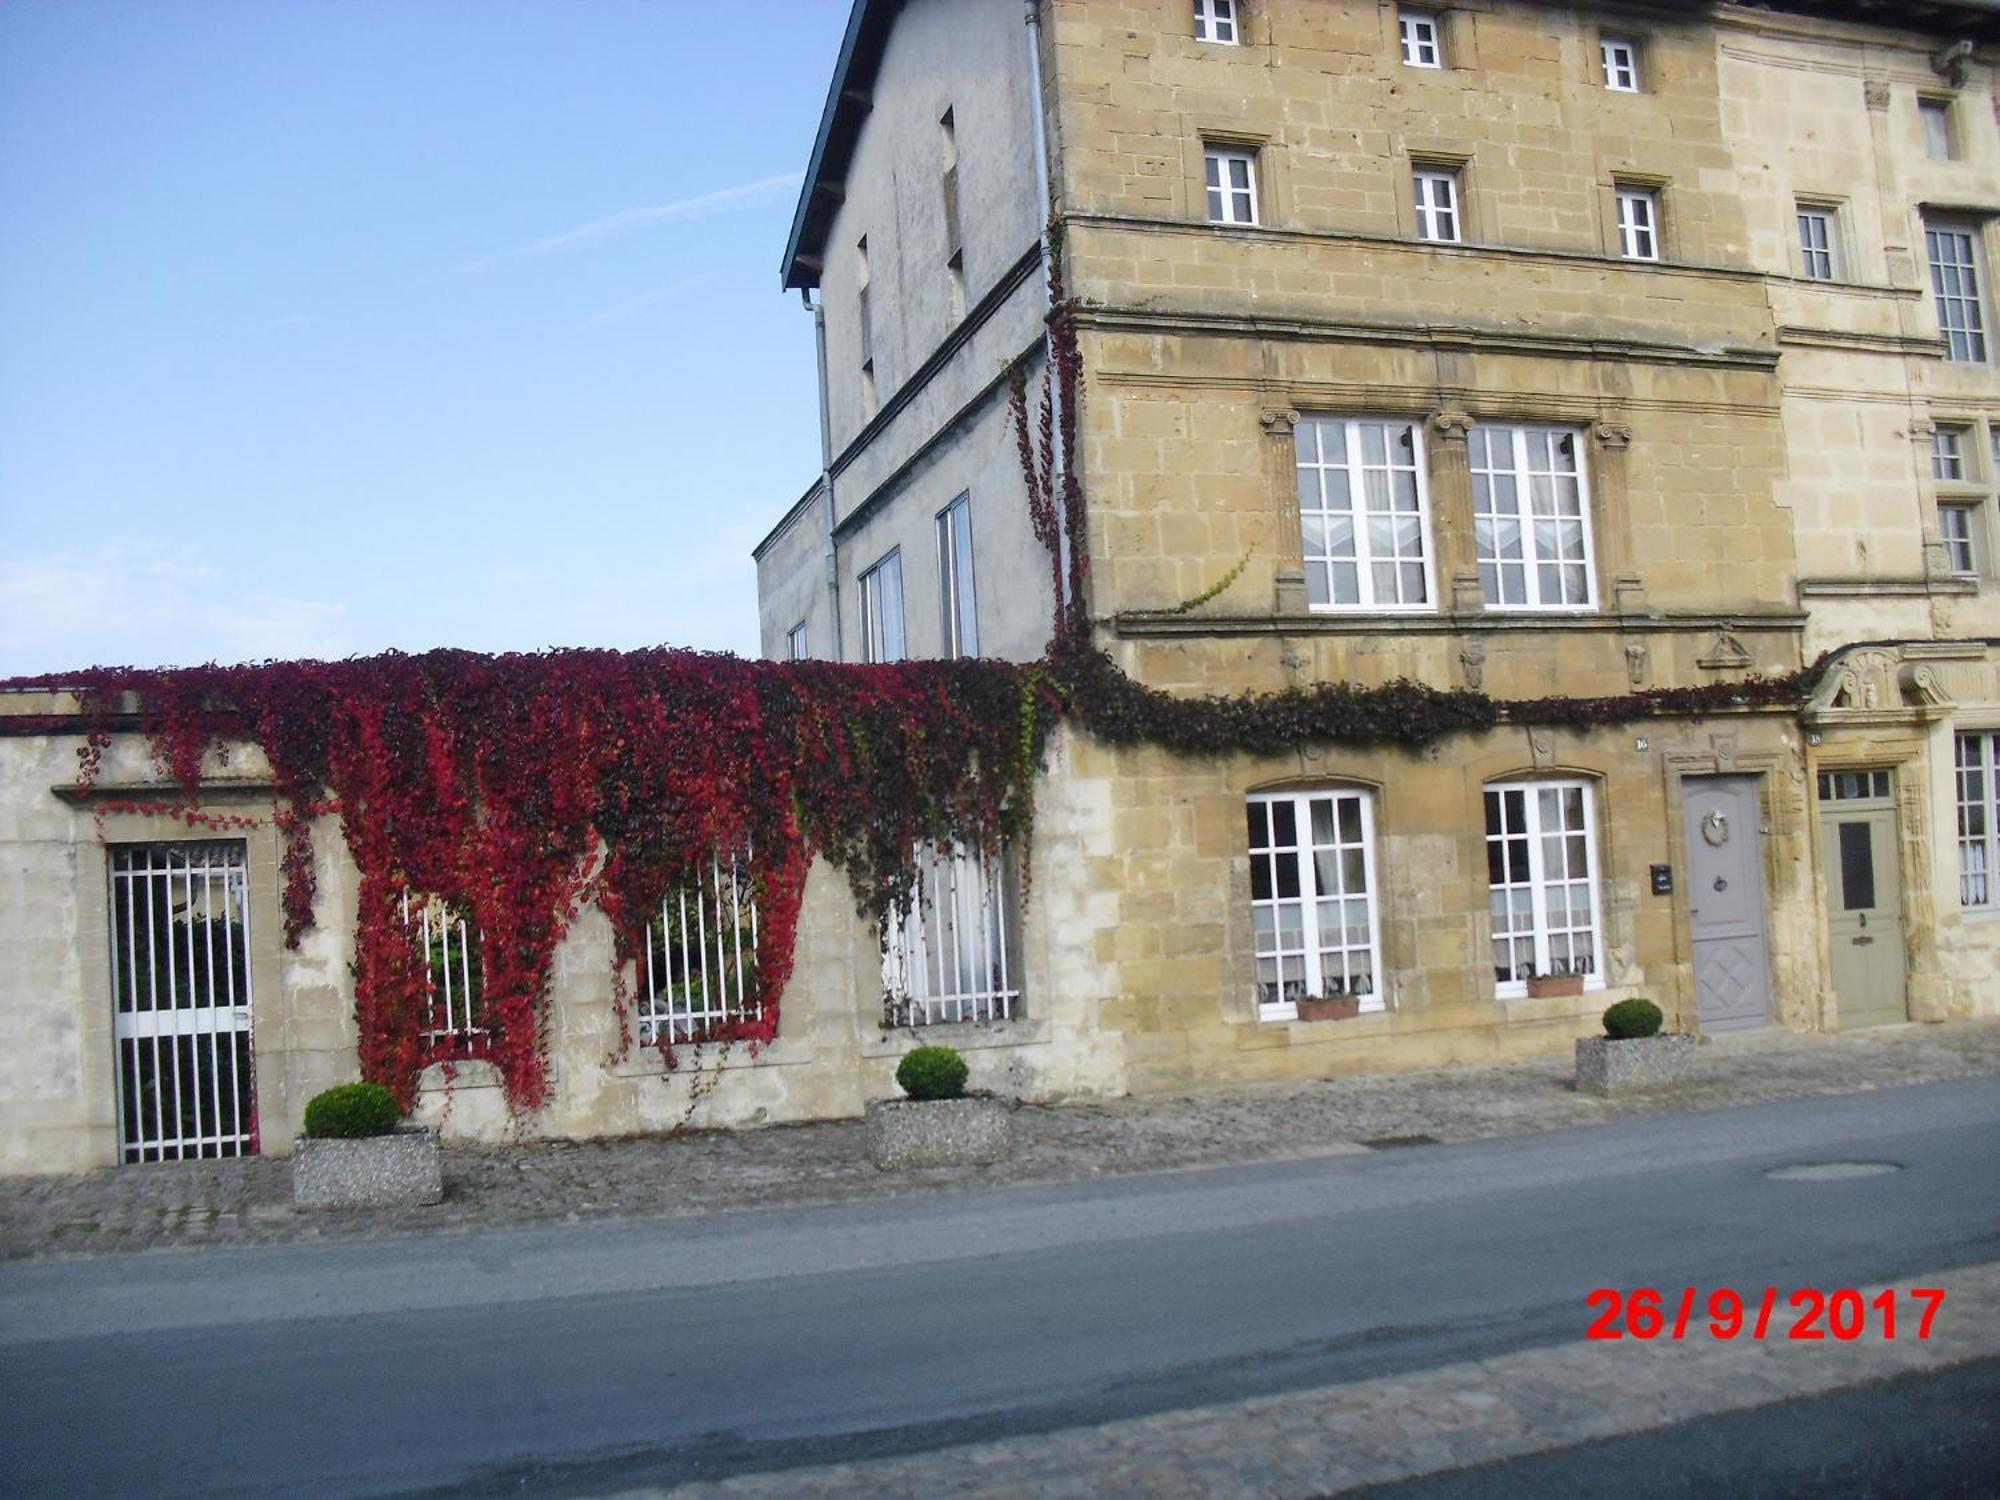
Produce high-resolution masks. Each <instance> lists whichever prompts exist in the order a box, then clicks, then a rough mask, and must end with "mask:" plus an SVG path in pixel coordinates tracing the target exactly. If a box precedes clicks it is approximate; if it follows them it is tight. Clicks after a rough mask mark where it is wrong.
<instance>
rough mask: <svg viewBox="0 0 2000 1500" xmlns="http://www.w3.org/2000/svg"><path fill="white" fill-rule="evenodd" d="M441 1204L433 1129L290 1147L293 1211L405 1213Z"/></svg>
mask: <svg viewBox="0 0 2000 1500" xmlns="http://www.w3.org/2000/svg"><path fill="white" fill-rule="evenodd" d="M443 1199H444V1175H443V1171H442V1169H441V1167H440V1165H439V1161H438V1135H437V1132H436V1131H435V1130H421V1129H410V1128H407V1127H406V1128H404V1129H401V1130H398V1131H395V1132H394V1133H392V1134H390V1135H377V1136H366V1137H363V1138H361V1139H358V1140H315V1139H313V1138H312V1137H310V1136H306V1137H302V1138H300V1140H299V1141H298V1142H297V1143H296V1144H295V1145H294V1146H293V1147H292V1203H293V1205H294V1206H295V1207H298V1208H402V1207H408V1206H422V1205H424V1204H428V1203H439V1202H442V1201H443Z"/></svg>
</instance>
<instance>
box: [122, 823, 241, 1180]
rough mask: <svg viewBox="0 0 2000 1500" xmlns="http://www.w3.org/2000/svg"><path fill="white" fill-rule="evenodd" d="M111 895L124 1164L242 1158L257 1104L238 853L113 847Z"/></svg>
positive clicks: (217, 847)
mask: <svg viewBox="0 0 2000 1500" xmlns="http://www.w3.org/2000/svg"><path fill="white" fill-rule="evenodd" d="M110 884H111V890H110V904H111V913H110V915H111V922H110V929H111V991H112V999H113V1004H114V1005H115V1007H116V1010H115V1014H114V1025H113V1035H114V1037H115V1039H116V1042H117V1047H118V1133H119V1148H120V1154H121V1157H122V1159H123V1160H124V1161H127V1162H149V1161H183V1160H188V1159H191V1158H198V1157H218V1156H242V1155H245V1154H247V1153H248V1152H250V1151H251V1150H253V1149H254V1146H253V1141H254V1139H255V1135H256V1101H255V1096H254V1093H253V1091H252V1086H251V1057H250V949H249V940H250V902H249V891H248V885H247V882H246V874H245V860H244V846H243V845H242V844H241V843H236V842H226V841H225V842H211V843H176V844H124V845H119V846H116V847H114V848H113V849H112V850H111V858H110Z"/></svg>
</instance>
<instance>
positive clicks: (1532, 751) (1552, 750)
mask: <svg viewBox="0 0 2000 1500" xmlns="http://www.w3.org/2000/svg"><path fill="white" fill-rule="evenodd" d="M1528 754H1529V755H1530V756H1531V757H1533V759H1534V762H1535V769H1536V770H1538V771H1546V770H1547V769H1548V768H1549V767H1550V766H1552V765H1554V764H1555V763H1556V737H1555V732H1554V731H1553V730H1549V729H1530V730H1529V731H1528Z"/></svg>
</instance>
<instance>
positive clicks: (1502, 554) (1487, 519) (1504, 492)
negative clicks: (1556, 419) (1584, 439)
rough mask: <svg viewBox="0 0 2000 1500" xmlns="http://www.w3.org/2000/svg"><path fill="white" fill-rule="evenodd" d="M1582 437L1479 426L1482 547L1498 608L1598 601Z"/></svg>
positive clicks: (1476, 458) (1477, 532)
mask: <svg viewBox="0 0 2000 1500" xmlns="http://www.w3.org/2000/svg"><path fill="white" fill-rule="evenodd" d="M1582 446H1583V445H1582V443H1581V441H1580V435H1579V434H1577V433H1575V432H1572V431H1568V430H1565V429H1562V428H1550V427H1488V426H1485V425H1483V424H1482V425H1480V426H1477V427H1474V428H1473V429H1472V431H1471V432H1470V433H1468V434H1467V451H1468V454H1469V457H1470V460H1471V466H1472V510H1473V533H1474V541H1475V545H1476V547H1477V550H1478V554H1479V583H1480V587H1481V588H1482V589H1483V590H1484V591H1485V595H1486V604H1487V607H1488V608H1491V609H1509V608H1513V609H1578V608H1587V607H1588V606H1589V605H1590V604H1591V602H1592V592H1591V553H1590V507H1589V504H1588V499H1587V496H1586V494H1585V491H1584V475H1583V468H1582V462H1581V456H1580V455H1581V451H1582Z"/></svg>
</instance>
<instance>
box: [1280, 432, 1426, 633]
mask: <svg viewBox="0 0 2000 1500" xmlns="http://www.w3.org/2000/svg"><path fill="white" fill-rule="evenodd" d="M1292 446H1293V451H1294V454H1295V456H1296V458H1297V460H1298V475H1299V526H1300V530H1301V532H1302V541H1303V550H1304V555H1305V568H1306V602H1307V603H1308V604H1310V605H1311V606H1312V608H1314V609H1325V610H1333V609H1423V608H1427V607H1429V605H1430V603H1431V588H1430V565H1429V556H1430V549H1429V533H1430V516H1429V513H1428V510H1427V508H1426V505H1425V499H1426V495H1425V484H1424V465H1423V450H1422V448H1421V447H1420V445H1419V443H1418V439H1417V425H1416V423H1414V422H1379V421H1364V420H1358V419H1355V418H1351V417H1308V418H1304V419H1302V420H1301V421H1300V422H1299V423H1298V425H1297V426H1296V427H1294V428H1293V429H1292Z"/></svg>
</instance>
